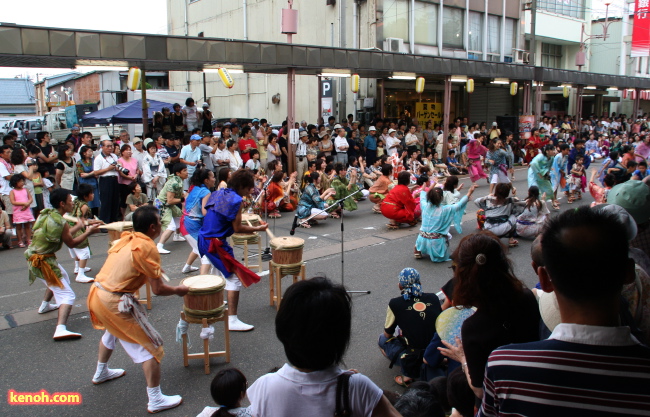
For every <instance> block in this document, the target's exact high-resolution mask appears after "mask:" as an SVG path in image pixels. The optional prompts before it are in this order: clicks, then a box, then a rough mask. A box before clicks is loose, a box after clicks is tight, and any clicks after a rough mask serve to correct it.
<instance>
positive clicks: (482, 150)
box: [467, 139, 488, 182]
mask: <svg viewBox="0 0 650 417" xmlns="http://www.w3.org/2000/svg"><path fill="white" fill-rule="evenodd" d="M487 151H488V149H487V148H486V147H485V146H483V145H481V144H480V142H479V141H478V140H476V139H471V140H470V141H469V143H468V144H467V159H469V179H470V180H471V181H472V182H476V181H478V180H480V179H481V178H487V175H486V174H485V172H483V167H481V156H485V154H487Z"/></svg>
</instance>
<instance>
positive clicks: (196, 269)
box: [181, 265, 199, 274]
mask: <svg viewBox="0 0 650 417" xmlns="http://www.w3.org/2000/svg"><path fill="white" fill-rule="evenodd" d="M198 270H199V268H197V267H195V266H192V265H190V266H189V267H188V266H187V265H185V266H184V267H183V270H182V271H181V272H182V273H184V274H189V273H190V272H196V271H198Z"/></svg>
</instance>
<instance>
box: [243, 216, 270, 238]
mask: <svg viewBox="0 0 650 417" xmlns="http://www.w3.org/2000/svg"><path fill="white" fill-rule="evenodd" d="M246 223H248V225H249V226H250V227H255V226H253V225H252V224H251V222H250V220H248V219H246ZM266 234H268V235H269V237H270V238H271V239H275V235H274V234H273V232H272V231H270V230H269V229H268V228H267V229H266Z"/></svg>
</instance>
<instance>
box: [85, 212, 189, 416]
mask: <svg viewBox="0 0 650 417" xmlns="http://www.w3.org/2000/svg"><path fill="white" fill-rule="evenodd" d="M133 230H134V231H133V232H124V233H122V238H121V239H120V240H119V241H117V242H116V243H115V245H114V246H113V247H112V248H111V249H110V250H109V251H108V258H107V259H106V263H105V264H104V266H103V267H102V269H101V271H99V273H98V274H97V276H96V277H95V283H94V284H93V285H92V287H91V289H90V294H89V295H88V310H89V311H90V319H91V321H92V324H93V327H95V328H96V329H102V330H103V329H105V330H106V331H105V332H104V335H103V336H102V339H101V341H100V342H99V358H98V361H97V371H96V372H95V376H94V377H93V384H101V383H102V382H106V381H109V380H111V379H115V378H119V377H121V376H123V375H124V374H125V371H124V370H123V369H109V368H108V366H107V362H108V359H109V358H110V357H111V354H112V353H113V349H114V348H115V341H116V340H118V339H119V341H120V343H121V344H122V347H124V350H125V351H126V353H127V354H128V355H129V356H130V357H131V359H133V362H135V363H141V364H142V370H143V371H144V376H145V378H146V380H147V394H148V395H149V404H148V407H147V408H148V411H149V412H150V413H156V412H159V411H163V410H167V409H170V408H174V407H176V406H178V405H179V404H180V403H181V402H182V401H183V399H182V398H181V396H180V395H171V396H167V395H163V394H162V392H161V391H160V360H161V359H162V357H163V355H164V352H163V346H162V344H163V342H162V339H161V337H160V334H158V332H157V331H156V330H155V329H154V328H153V326H152V325H151V324H150V323H149V321H148V320H147V317H146V314H145V310H144V308H143V307H142V306H141V305H140V303H139V302H138V300H137V298H136V297H135V295H134V293H136V292H137V291H138V289H139V288H140V287H142V286H143V285H145V283H146V281H147V280H149V283H150V284H151V288H152V290H153V292H154V294H156V295H173V294H176V295H178V296H183V295H185V294H187V291H188V288H187V287H186V286H184V285H179V286H178V287H171V286H169V285H166V284H165V283H164V282H163V281H162V280H161V276H162V271H161V269H160V254H159V253H158V250H157V248H156V244H155V243H154V239H156V238H157V237H158V236H159V235H160V231H161V224H160V216H159V215H158V209H156V207H154V206H143V207H140V208H138V209H137V210H136V211H135V213H134V214H133Z"/></svg>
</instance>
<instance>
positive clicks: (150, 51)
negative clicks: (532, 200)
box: [0, 23, 650, 89]
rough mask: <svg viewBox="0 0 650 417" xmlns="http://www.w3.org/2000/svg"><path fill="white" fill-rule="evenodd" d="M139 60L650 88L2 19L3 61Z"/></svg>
mask: <svg viewBox="0 0 650 417" xmlns="http://www.w3.org/2000/svg"><path fill="white" fill-rule="evenodd" d="M82 65H83V66H119V67H125V66H126V67H130V66H139V67H141V68H146V69H147V70H149V71H151V70H154V71H155V70H160V71H202V70H203V69H204V68H217V67H220V66H227V67H233V68H234V67H236V68H237V69H242V70H244V71H245V72H249V73H269V74H285V73H287V69H288V68H289V67H293V68H296V73H297V74H298V75H317V74H320V73H323V72H328V70H335V71H346V72H351V73H358V74H359V75H360V76H361V77H363V78H389V77H390V76H392V75H393V73H396V72H399V73H412V74H415V75H418V76H424V77H426V78H428V79H432V80H435V79H442V78H444V76H447V75H452V74H454V75H467V76H468V77H472V78H475V79H491V78H508V79H509V80H513V81H527V80H528V81H542V82H545V83H568V84H572V85H596V86H599V87H603V88H605V87H611V86H615V87H618V88H642V89H650V80H649V79H647V78H641V77H627V76H619V75H606V74H596V73H589V72H579V71H568V70H559V69H553V68H542V67H533V66H529V65H521V64H512V63H502V62H486V61H475V60H468V59H454V58H440V57H432V56H425V55H411V54H401V53H392V52H384V51H379V50H374V49H373V50H360V49H340V48H331V47H325V46H312V45H296V44H291V45H288V44H282V43H272V42H255V41H243V40H230V39H218V38H199V37H182V36H165V35H150V34H138V33H122V32H93V31H88V30H77V29H55V28H44V27H34V26H19V25H12V24H4V23H3V24H0V66H4V67H50V68H70V69H74V68H76V67H77V66H82Z"/></svg>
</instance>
